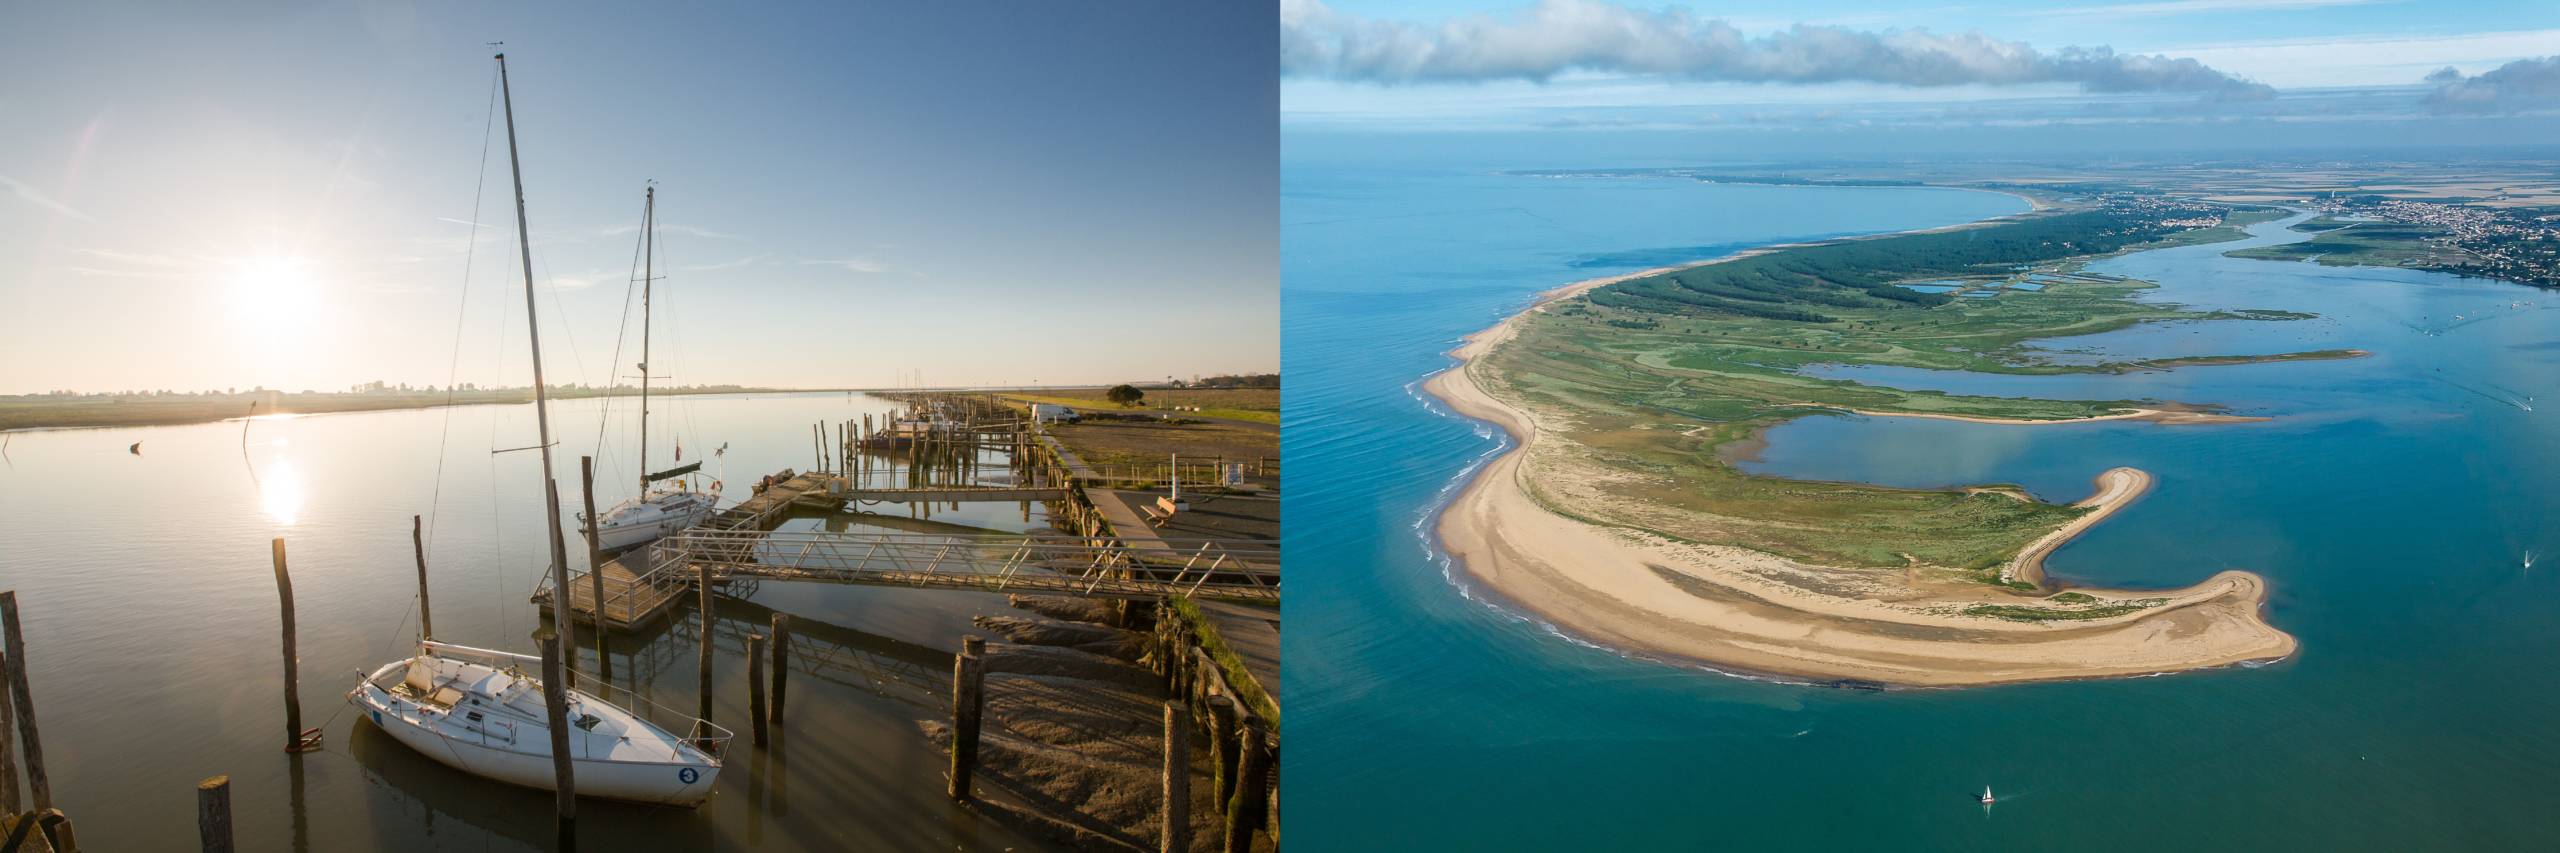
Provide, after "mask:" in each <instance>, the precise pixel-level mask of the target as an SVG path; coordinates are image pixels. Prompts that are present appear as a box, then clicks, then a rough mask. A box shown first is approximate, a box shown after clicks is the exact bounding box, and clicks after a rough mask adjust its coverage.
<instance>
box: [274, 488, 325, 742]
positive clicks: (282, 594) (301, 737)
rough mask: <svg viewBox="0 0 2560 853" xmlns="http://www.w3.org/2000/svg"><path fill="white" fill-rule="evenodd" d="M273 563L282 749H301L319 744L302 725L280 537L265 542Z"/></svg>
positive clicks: (289, 578) (315, 733)
mask: <svg viewBox="0 0 2560 853" xmlns="http://www.w3.org/2000/svg"><path fill="white" fill-rule="evenodd" d="M268 550H269V551H270V552H271V553H272V555H273V556H274V558H275V564H276V601H277V603H278V605H279V606H280V607H281V608H282V609H283V611H284V751H286V752H304V751H308V750H311V749H316V748H318V747H319V746H320V731H319V730H318V729H312V730H309V731H305V730H303V728H302V673H301V669H302V662H301V660H300V659H299V658H298V657H297V656H296V654H295V653H294V643H295V641H294V629H293V575H292V574H291V573H290V572H288V571H286V569H285V560H284V538H283V537H277V538H276V539H275V540H273V541H272V542H270V543H269V547H268Z"/></svg>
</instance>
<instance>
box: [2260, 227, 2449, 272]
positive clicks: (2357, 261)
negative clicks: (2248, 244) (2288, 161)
mask: <svg viewBox="0 0 2560 853" xmlns="http://www.w3.org/2000/svg"><path fill="white" fill-rule="evenodd" d="M2306 224H2308V223H2306ZM2336 224H2337V225H2338V226H2340V227H2333V228H2330V229H2328V230H2325V231H2323V232H2322V233H2320V235H2319V236H2316V237H2313V238H2311V239H2309V240H2305V241H2302V242H2300V243H2286V244H2284V245H2281V246H2260V247H2257V248H2254V249H2241V250H2238V251H2233V252H2226V253H2224V254H2227V255H2229V256H2231V257H2234V258H2254V259H2258V260H2268V261H2303V260H2312V259H2317V260H2318V261H2319V262H2320V264H2321V265H2323V266H2332V267H2352V266H2369V267H2370V266H2399V267H2439V266H2450V265H2454V264H2459V263H2462V262H2464V261H2467V260H2470V256H2469V255H2468V254H2467V253H2465V252H2462V251H2461V250H2459V249H2447V248H2442V247H2439V246H2436V245H2432V244H2430V243H2429V242H2428V241H2430V240H2436V239H2441V238H2443V237H2444V236H2445V232H2444V229H2442V228H2437V227H2435V226H2432V225H2422V224H2417V223H2400V222H2346V223H2336Z"/></svg>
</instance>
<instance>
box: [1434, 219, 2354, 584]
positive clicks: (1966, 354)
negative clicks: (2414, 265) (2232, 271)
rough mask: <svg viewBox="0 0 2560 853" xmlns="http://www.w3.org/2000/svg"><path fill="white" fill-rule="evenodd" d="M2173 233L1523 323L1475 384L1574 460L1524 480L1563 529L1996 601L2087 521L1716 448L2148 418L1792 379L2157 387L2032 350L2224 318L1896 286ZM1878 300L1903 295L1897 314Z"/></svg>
mask: <svg viewBox="0 0 2560 853" xmlns="http://www.w3.org/2000/svg"><path fill="white" fill-rule="evenodd" d="M2155 215H2157V214H2155ZM2196 230H2213V229H2196ZM2174 233H2178V232H2177V231H2175V230H2174V229H2167V228H2161V227H2157V226H2154V225H2150V224H2146V221H2145V220H2144V219H2143V218H2141V217H2140V216H2136V215H2133V214H2132V213H2130V212H2127V211H2125V210H2121V209H2117V208H2112V207H2110V208H2100V209H2097V210H2084V211H2076V212H2063V213H2057V214H2052V215H2048V216H2045V217H2041V218H2037V219H2028V220H2019V221H2009V222H1999V223H1994V224H1990V225H1986V226H1982V227H1977V228H1972V229H1966V230H1960V231H1949V232H1938V233H1930V234H1917V235H1903V236H1894V237H1884V238H1877V239H1871V240H1859V241H1849V242H1840V243H1831V244H1824V245H1819V246H1812V247H1806V248H1801V249H1793V250H1787V251H1783V252H1777V253H1771V254H1767V255H1760V256H1756V257H1751V258H1746V259H1742V260H1737V261H1732V262H1728V263H1722V264H1715V265H1709V266H1702V267H1694V268H1691V269H1687V270H1683V271H1680V272H1676V273H1669V274H1664V275H1659V276H1653V277H1649V278H1643V279H1636V280H1631V281H1627V282H1622V283H1620V284H1617V285H1613V286H1610V287H1606V288H1601V289H1599V290H1596V291H1594V292H1593V293H1592V294H1591V295H1590V298H1589V299H1587V300H1583V301H1578V302H1573V303H1566V304H1565V305H1563V306H1559V308H1570V307H1571V306H1573V305H1577V304H1579V305H1583V306H1584V307H1583V309H1582V310H1579V311H1573V310H1553V311H1545V312H1534V313H1531V314H1529V315H1526V316H1524V317H1522V318H1521V319H1520V321H1519V334H1518V336H1517V337H1516V338H1515V339H1514V340H1513V341H1512V342H1510V343H1508V344H1506V345H1504V346H1501V347H1498V348H1496V349H1495V351H1494V352H1493V353H1492V354H1491V355H1490V356H1488V357H1487V358H1486V359H1484V360H1482V361H1480V362H1478V366H1477V368H1476V369H1475V371H1474V376H1475V378H1476V379H1477V380H1478V382H1480V383H1481V384H1483V385H1484V387H1486V389H1487V390H1488V391H1489V392H1491V393H1493V394H1495V395H1496V396H1497V397H1500V398H1502V399H1504V400H1506V401H1510V402H1513V403H1515V404H1521V405H1525V406H1527V407H1529V408H1533V409H1536V410H1539V411H1541V412H1544V413H1546V414H1547V416H1546V417H1542V418H1541V423H1542V424H1545V425H1549V428H1550V429H1551V430H1552V431H1553V432H1554V433H1555V434H1557V435H1559V436H1560V437H1562V438H1563V439H1565V440H1566V442H1567V443H1568V446H1567V447H1566V448H1565V454H1564V455H1561V456H1555V457H1549V461H1548V462H1546V463H1541V464H1551V465H1562V466H1570V467H1562V468H1552V469H1548V470H1542V471H1538V472H1534V473H1533V474H1532V475H1531V476H1529V477H1527V478H1525V480H1526V481H1527V482H1529V483H1531V489H1532V497H1533V498H1535V499H1537V500H1539V501H1540V502H1541V503H1542V504H1543V505H1545V506H1547V507H1548V508H1549V509H1551V510H1554V511H1557V512H1559V513H1562V514H1565V515H1568V516H1570V517H1575V518H1580V519H1583V520H1587V521H1591V522H1594V523H1599V524H1609V525H1618V526H1626V527H1633V528H1637V529H1642V530H1646V531H1650V532H1653V533H1656V534H1660V535H1663V536H1666V537H1670V538H1672V539H1675V540H1680V541H1689V542H1700V543H1714V544H1732V545H1740V546H1744V547H1748V548H1753V549H1757V550H1761V551H1767V552H1770V553H1774V554H1778V555H1781V556H1785V557H1789V558H1793V559H1798V560H1803V561H1806V562H1810V563H1814V564H1819V565H1830V566H1843V567H1867V568H1874V569H1894V570H1901V569H1905V568H1908V567H1912V566H1915V565H1916V566H1920V567H1933V568H1936V569H1939V570H1941V571H1947V570H1951V574H1952V575H1953V576H1955V577H1958V578H1961V579H1964V580H1969V581H1974V582H1981V583H1992V584H1997V583H1998V567H1999V566H2001V565H2002V564H2004V563H2005V562H2007V561H2008V560H2009V559H2011V558H2013V557H2014V556H2016V554H2017V553H2018V551H2019V550H2020V549H2021V548H2022V547H2024V546H2025V545H2026V544H2027V543H2029V542H2031V541H2033V540H2035V539H2036V538H2038V537H2040V536H2042V535H2044V534H2045V533H2047V532H2049V531H2052V530H2053V529H2055V528H2056V527H2058V526H2060V525H2061V524H2063V523H2065V522H2067V521H2069V520H2070V519H2072V518H2076V517H2078V516H2079V515H2081V514H2082V513H2084V512H2085V510H2082V509H2080V508H2076V507H2071V506H2062V505H2056V504H2049V503H2043V502H2038V501H2031V500H2021V499H2019V497H2017V496H2014V495H2009V494H2003V493H2000V492H1998V491H1996V490H1971V491H1965V490H1929V489H1895V488H1885V487H1880V486H1872V485H1864V484H1855V483H1828V482H1808V481H1797V480H1784V479H1778V478H1773V477H1760V476H1753V475H1748V474H1745V473H1743V472H1741V471H1739V470H1736V469H1735V468H1734V467H1733V465H1732V463H1731V462H1730V461H1729V460H1728V459H1727V458H1726V456H1725V455H1724V453H1723V452H1722V451H1723V448H1726V447H1727V446H1729V445H1734V446H1739V447H1741V448H1742V449H1743V450H1744V451H1745V452H1747V449H1748V442H1750V441H1752V440H1753V439H1754V438H1755V437H1756V436H1757V435H1758V434H1759V432H1760V431H1762V430H1764V429H1766V428H1768V427H1770V426H1774V425H1776V424H1778V423H1782V422H1784V421H1787V420H1791V419H1793V418H1797V417H1802V416H1805V415H1810V414H1820V413H1825V412H1836V411H1839V410H1858V411H1873V412H1897V413H1912V414H1934V415H1951V416H1965V417H1988V418H2004V419H2023V420H2056V419H2068V418H2081V417H2089V416H2094V415H2102V414H2107V413H2110V412H2114V411H2119V410H2122V409H2124V408H2128V407H2133V406H2137V405H2145V404H2146V402H2147V401H2129V400H2040V399H2019V398H2002V397H1972V396H1964V395H1954V394H1944V393H1939V392H1935V391H1911V390H1904V389H1899V388H1889V387H1881V386H1872V385H1862V384H1858V383H1854V382H1848V381H1839V380H1826V379H1819V378H1815V377H1811V376H1806V375H1803V374H1801V373H1799V372H1798V371H1799V370H1800V369H1801V368H1804V367H1807V366H1809V365H1815V364H1852V365H1856V364H1872V365H1893V366H1904V367H1918V368H1929V369H1940V370H1967V371H1981V372H1998V373H2073V372H2118V371H2124V370H2132V369H2139V368H2143V367H2147V366H2154V365H2143V364H2139V363H2118V364H2097V365H2067V364H2056V363H2051V362H2047V361H2042V360H2037V359H2033V358H2031V357H2029V356H2028V355H2027V354H2026V353H2025V346H2024V344H2025V342H2027V341H2029V340H2034V339H2041V338H2051V337H2057V336H2065V335H2081V334H2089V333H2094V332H2103V331H2107V330H2110V329H2117V328H2122V327H2125V326H2128V325H2132V324H2135V323H2140V322H2144V321H2151V320H2165V319H2199V318H2207V317H2224V316H2234V315H2226V314H2202V313H2196V312H2186V311H2181V310H2179V309H2177V308H2175V307H2173V306H2164V305H2157V304H2149V303H2143V302H2137V301H2134V300H2132V299H2130V298H2129V297H2131V296H2132V295H2134V294H2135V293H2138V292H2139V291H2141V290H2143V289H2146V288H2149V287H2151V285H2150V284H2148V283H2144V282H2138V281H2120V280H2106V281H2093V280H2082V279H2070V280H2064V281H2055V282H2049V283H2047V286H2046V289H2045V290H2043V291H2041V292H2038V293H2033V294H2024V293H2021V294H2014V295H2003V296H1999V297H1995V298H1967V299H1948V298H1945V297H1943V296H1937V295H1934V294H1920V293H1913V292H1910V291H1907V290H1901V289H1900V288H1894V287H1892V283H1894V282H1899V281H1910V280H1919V279H1924V278H1945V277H1951V276H1956V275H1965V274H1974V275H1979V274H1984V273H1991V272H1996V273H1998V274H2001V275H2007V274H2010V273H2012V272H2013V271H2014V270H2015V269H2016V268H2018V267H2020V266H2022V265H2027V264H2038V265H2046V264H2056V263H2058V262H2061V261H2065V260H2067V259H2071V258H2077V257H2082V256H2085V255H2090V254H2097V253H2104V252H2116V251H2123V250H2127V249H2131V248H2137V247H2141V246H2142V244H2139V243H2138V242H2137V241H2138V240H2142V239H2155V240H2156V239H2157V238H2160V237H2165V236H2168V235H2171V234H2174ZM2232 233H2234V234H2236V233H2237V231H2236V229H2234V230H2233V231H2232ZM1888 289H1889V290H1894V291H1900V293H1901V294H1902V295H1886V294H1885V293H1884V292H1883V291H1885V290H1888ZM1612 321H1643V322H1649V323H1651V324H1652V325H1650V326H1647V327H1643V328H1630V327H1629V326H1628V324H1627V323H1625V322H1612ZM2312 355H2314V354H2302V355H2298V356H2291V357H2310V356H2312ZM2214 361H2217V362H2218V361H2220V360H2214ZM1586 463H1587V464H1586ZM1568 491H1569V492H1572V493H1573V496H1572V497H1571V498H1568V497H1566V496H1565V495H1564V494H1563V493H1565V492H1568Z"/></svg>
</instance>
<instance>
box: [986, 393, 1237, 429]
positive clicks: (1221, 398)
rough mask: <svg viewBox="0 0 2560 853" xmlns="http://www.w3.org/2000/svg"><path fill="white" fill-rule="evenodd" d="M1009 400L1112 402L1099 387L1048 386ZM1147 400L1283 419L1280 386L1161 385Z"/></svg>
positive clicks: (1205, 412)
mask: <svg viewBox="0 0 2560 853" xmlns="http://www.w3.org/2000/svg"><path fill="white" fill-rule="evenodd" d="M1002 396H1003V397H1004V398H1005V399H1008V400H1020V401H1022V402H1026V403H1050V404H1053V405H1059V406H1078V407H1083V408H1087V409H1092V408H1099V407H1101V406H1102V405H1104V404H1107V403H1109V402H1111V401H1110V400H1108V399H1105V398H1104V397H1103V389H1100V388H1082V389H1078V388H1048V389H1043V390H1041V391H1040V392H1039V393H1037V394H1014V393H1008V394H1004V395H1002ZM1146 399H1147V402H1148V403H1149V404H1151V405H1152V406H1154V407H1155V408H1157V409H1164V410H1168V411H1170V409H1168V408H1167V407H1177V406H1178V407H1180V408H1181V409H1182V411H1183V412H1184V413H1185V414H1198V415H1202V416H1206V417H1212V418H1227V419H1229V420H1239V421H1252V422H1254V423H1262V424H1276V423H1279V422H1280V389H1278V388H1158V389H1156V390H1154V391H1151V392H1148V393H1147V398H1146Z"/></svg>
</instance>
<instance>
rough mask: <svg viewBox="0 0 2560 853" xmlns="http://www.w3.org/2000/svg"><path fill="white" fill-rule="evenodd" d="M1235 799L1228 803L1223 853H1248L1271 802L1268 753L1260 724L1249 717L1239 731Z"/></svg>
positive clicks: (1269, 758) (1269, 752)
mask: <svg viewBox="0 0 2560 853" xmlns="http://www.w3.org/2000/svg"><path fill="white" fill-rule="evenodd" d="M1239 728H1240V729H1241V731H1239V732H1238V733H1237V734H1238V735H1239V743H1238V746H1239V747H1240V748H1239V749H1238V750H1237V752H1238V756H1237V760H1236V785H1235V794H1234V798H1233V799H1231V800H1229V801H1228V802H1227V837H1226V842H1227V843H1226V853H1250V851H1251V850H1252V849H1253V833H1254V832H1255V831H1256V830H1259V829H1261V828H1262V817H1263V813H1264V811H1265V810H1266V808H1265V807H1266V806H1268V805H1269V804H1270V802H1271V798H1270V791H1269V788H1270V785H1271V750H1270V748H1269V744H1268V743H1267V742H1266V741H1265V739H1264V737H1263V734H1262V724H1261V723H1260V722H1257V721H1255V720H1254V719H1252V718H1250V717H1248V718H1246V719H1245V720H1244V724H1243V725H1242V726H1240V727H1239Z"/></svg>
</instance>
